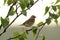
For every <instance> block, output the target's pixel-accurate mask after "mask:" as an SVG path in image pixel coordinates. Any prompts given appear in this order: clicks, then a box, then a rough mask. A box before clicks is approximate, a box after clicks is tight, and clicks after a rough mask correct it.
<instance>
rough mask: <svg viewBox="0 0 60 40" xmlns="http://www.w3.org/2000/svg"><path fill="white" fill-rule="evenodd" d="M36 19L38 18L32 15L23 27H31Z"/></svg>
mask: <svg viewBox="0 0 60 40" xmlns="http://www.w3.org/2000/svg"><path fill="white" fill-rule="evenodd" d="M35 18H36V16H34V15H32V16H31V17H30V18H29V19H28V20H26V21H25V22H24V23H23V24H21V25H24V26H25V27H31V26H32V25H33V24H34V22H35Z"/></svg>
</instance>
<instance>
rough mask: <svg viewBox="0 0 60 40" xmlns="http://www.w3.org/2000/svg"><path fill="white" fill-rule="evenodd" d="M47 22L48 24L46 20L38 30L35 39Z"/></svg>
mask: <svg viewBox="0 0 60 40" xmlns="http://www.w3.org/2000/svg"><path fill="white" fill-rule="evenodd" d="M45 24H46V22H45V23H44V24H43V25H42V27H41V28H40V29H39V30H38V32H37V35H36V38H35V40H37V39H38V36H39V33H40V31H41V30H42V28H43V27H44V25H45Z"/></svg>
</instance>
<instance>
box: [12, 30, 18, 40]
mask: <svg viewBox="0 0 60 40" xmlns="http://www.w3.org/2000/svg"><path fill="white" fill-rule="evenodd" d="M18 35H19V33H18V32H17V31H16V32H13V36H14V37H16V36H18ZM14 40H19V38H15V39H14Z"/></svg>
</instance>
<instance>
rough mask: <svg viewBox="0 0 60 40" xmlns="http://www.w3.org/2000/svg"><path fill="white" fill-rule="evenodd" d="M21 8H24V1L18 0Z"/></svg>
mask: <svg viewBox="0 0 60 40" xmlns="http://www.w3.org/2000/svg"><path fill="white" fill-rule="evenodd" d="M19 2H20V6H21V9H22V10H24V9H25V8H26V2H25V0H19Z"/></svg>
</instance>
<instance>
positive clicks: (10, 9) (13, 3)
mask: <svg viewBox="0 0 60 40" xmlns="http://www.w3.org/2000/svg"><path fill="white" fill-rule="evenodd" d="M13 6H14V3H13V4H12V5H11V6H10V9H9V11H8V14H7V16H6V17H5V19H6V18H7V17H8V16H9V13H10V11H11V9H12V7H13ZM1 27H2V24H1V25H0V29H1Z"/></svg>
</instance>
